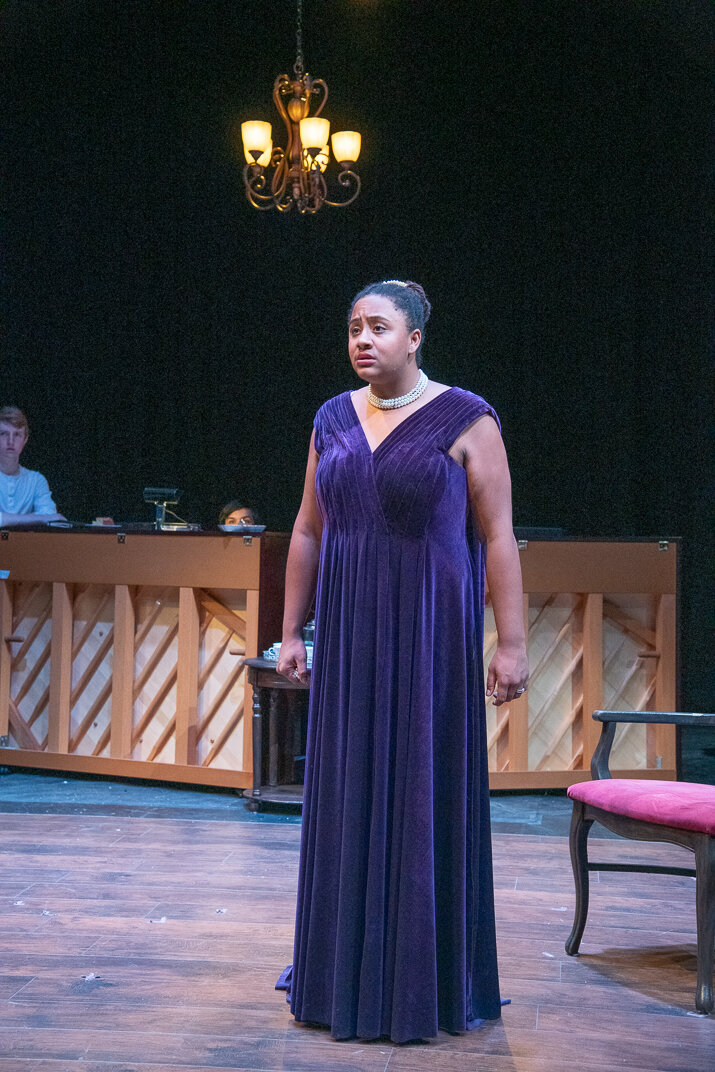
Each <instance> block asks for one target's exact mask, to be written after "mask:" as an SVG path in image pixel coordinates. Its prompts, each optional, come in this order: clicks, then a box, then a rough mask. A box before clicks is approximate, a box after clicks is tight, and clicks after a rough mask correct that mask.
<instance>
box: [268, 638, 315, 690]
mask: <svg viewBox="0 0 715 1072" xmlns="http://www.w3.org/2000/svg"><path fill="white" fill-rule="evenodd" d="M276 670H277V671H278V673H279V674H282V675H283V677H287V678H288V680H289V681H300V682H301V684H303V685H308V684H309V683H310V671H309V670H308V657H307V655H306V651H305V644H304V643H303V640H302V638H301V637H294V638H293V639H292V640H283V641H281V651H280V655H279V656H278V665H277V666H276Z"/></svg>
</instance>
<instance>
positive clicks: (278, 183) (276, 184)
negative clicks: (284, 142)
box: [271, 149, 289, 204]
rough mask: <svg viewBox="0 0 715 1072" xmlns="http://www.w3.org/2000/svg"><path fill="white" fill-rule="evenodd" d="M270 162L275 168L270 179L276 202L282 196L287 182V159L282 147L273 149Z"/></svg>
mask: <svg viewBox="0 0 715 1072" xmlns="http://www.w3.org/2000/svg"><path fill="white" fill-rule="evenodd" d="M271 163H272V164H273V166H274V168H275V171H274V172H273V179H272V180H271V193H272V194H273V198H274V199H275V201H276V204H277V203H278V201H280V199H281V198H282V197H283V194H284V193H285V189H286V184H287V182H288V171H289V168H288V160H287V159H286V155H285V153H284V152H283V150H282V149H274V150H273V158H272V160H271Z"/></svg>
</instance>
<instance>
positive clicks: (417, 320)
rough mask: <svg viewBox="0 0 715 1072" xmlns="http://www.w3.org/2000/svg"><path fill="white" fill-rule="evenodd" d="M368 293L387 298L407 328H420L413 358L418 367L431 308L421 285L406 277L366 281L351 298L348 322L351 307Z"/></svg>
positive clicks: (350, 317)
mask: <svg viewBox="0 0 715 1072" xmlns="http://www.w3.org/2000/svg"><path fill="white" fill-rule="evenodd" d="M368 294H381V295H383V296H384V297H385V298H389V299H390V301H391V302H392V304H393V305H394V306H395V308H396V309H399V310H400V312H401V313H402V314H403V316H404V318H405V322H406V324H407V330H408V331H414V330H415V328H419V329H420V331H421V332H422V340H421V342H420V345H419V346H418V347H417V351H416V353H415V360H416V362H417V367H418V368H419V367H420V365H421V364H422V343H423V342H424V338H425V324H426V323H427V321H428V320H429V315H430V311H431V309H432V306H431V305H430V303H429V301H428V300H427V295H426V294H425V292H424V290H423V289H422V287H421V286H420V285H419V283H413V282H412V280H411V279H406V280H405V281H404V282H403V281H402V280H400V279H383V281H382V282H381V283H368V285H367V286H366V287H363V289H362V290H361V291H360V292H359V293H358V294H356V295H355V297H354V298H353V300H352V303H351V305H350V312H349V313H348V323H350V320H351V319H352V315H353V309H354V308H355V306H356V305H357V303H358V302H359V301H360V299H361V298H364V297H366V295H368Z"/></svg>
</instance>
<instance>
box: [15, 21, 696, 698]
mask: <svg viewBox="0 0 715 1072" xmlns="http://www.w3.org/2000/svg"><path fill="white" fill-rule="evenodd" d="M0 20H1V21H0V36H1V39H2V55H1V56H0V61H1V62H2V67H3V72H4V73H3V97H2V100H0V110H1V112H2V115H3V117H4V120H3V121H4V125H5V130H6V136H5V145H4V148H3V156H4V157H5V160H6V179H5V187H4V195H3V207H4V213H5V239H6V258H5V268H4V272H3V279H2V288H3V305H4V309H5V327H4V348H3V349H4V356H3V372H2V390H1V391H0V395H1V396H2V397H1V399H0V401H2V402H3V403H14V404H17V405H20V406H21V407H22V408H23V409H25V410H26V411H27V413H28V416H29V419H30V423H31V429H32V436H31V441H30V444H29V446H28V448H27V451H26V454H25V456H24V461H25V463H26V464H27V465H29V466H30V467H32V468H38V469H40V470H41V471H42V472H44V473H45V474H46V475H47V476H48V478H49V480H50V485H51V487H52V489H53V491H54V492H55V495H56V499H57V502H58V505H59V508H60V509H61V510H62V511H63V512H64V513H65V514H66V515H67V516H69V517H70V518H73V519H76V520H88V519H90V518H92V517H94V516H95V515H96V514H98V513H101V514H112V515H113V516H115V517H117V518H120V519H148V518H149V517H150V512H149V511H150V508H149V507H146V506H144V504H143V503H142V501H141V489H142V487H143V486H144V485H145V484H164V483H167V484H178V485H180V486H181V487H183V488H184V489H185V494H184V497H183V499H182V502H181V507H180V509H181V512H182V514H183V515H184V516H188V517H189V518H190V519H192V520H199V521H202V522H205V523H210V522H212V521H214V520H215V519H216V516H217V511H218V508H219V506H220V505H221V503H222V502H223V501H224V500H225V499H227V498H230V497H233V496H235V495H238V496H239V497H241V498H245V499H247V500H248V501H250V502H251V503H253V504H254V505H255V506H256V508H257V510H258V511H259V513H260V514H261V515H262V517H263V519H264V520H265V521H267V522H268V524H269V526H270V527H272V528H288V527H289V526H290V524H291V523H292V519H293V517H294V516H295V512H296V509H297V505H298V502H299V496H300V489H301V482H302V470H303V465H304V458H305V453H306V447H307V443H308V438H309V434H310V428H311V421H312V415H313V413H314V411H315V409H316V408H317V406H318V405H319V404H320V403H321V402H322V401H323V400H324V399H325V398H326V397H328V396H330V395H332V394H334V393H336V392H338V391H340V390H344V389H346V388H348V387H350V386H353V385H354V384H355V381H354V379H353V377H352V374H351V372H350V369H349V366H348V363H347V358H346V346H345V326H344V318H345V313H346V309H347V306H348V304H349V301H350V298H351V296H352V295H353V293H354V292H355V291H356V290H357V289H358V288H359V287H361V286H362V285H363V284H364V283H366V282H368V281H370V280H372V279H375V278H386V277H388V278H389V277H395V276H396V277H401V278H416V279H418V280H420V281H421V282H422V283H423V285H424V286H425V288H426V290H427V293H428V295H429V297H430V298H431V300H432V302H433V305H434V313H433V318H432V321H431V322H430V325H429V331H428V335H427V342H426V345H425V367H426V369H427V371H428V373H430V374H431V375H433V376H434V377H435V378H438V379H441V380H443V381H446V382H448V383H452V382H454V383H458V384H459V385H460V386H463V387H467V388H470V389H472V390H475V391H477V392H478V393H480V394H483V395H485V396H486V397H487V398H488V399H489V400H490V401H491V402H492V403H493V404H494V405H495V406H496V408H497V410H498V411H499V413H500V415H501V417H502V421H503V426H504V436H505V440H506V443H507V448H508V451H509V455H510V460H511V465H512V471H513V480H514V493H515V521H516V523H517V524H522V525H525V524H530V525H560V526H563V527H565V528H566V529H567V531H568V532H569V533H570V534H574V535H579V534H580V535H591V536H672V535H681V536H682V537H683V539H684V576H683V581H684V595H685V598H684V601H683V608H682V610H683V615H682V626H683V631H682V635H683V651H682V665H683V690H682V705H683V707H685V708H686V709H687V708H690V709H698V708H699V709H701V710H702V709H707V706H708V703H709V699H708V695H707V692H706V686H705V675H706V671H707V669H708V662H707V653H708V645H707V639H706V629H705V626H704V624H703V622H704V618H705V614H706V611H707V609H708V606H709V604H708V602H707V600H706V597H705V594H704V586H705V577H706V570H705V563H706V561H707V550H708V526H707V521H706V518H705V510H704V496H705V488H706V463H705V457H706V449H707V448H706V443H707V439H706V429H707V417H706V413H707V405H706V401H707V391H706V383H707V379H706V371H707V332H708V316H707V308H708V304H707V284H708V278H707V263H708V257H707V254H708V240H707V236H708V222H707V221H708V218H707V208H708V199H707V195H708V185H707V178H706V175H707V156H706V150H705V144H706V132H707V126H708V115H709V109H710V101H709V99H708V60H707V57H708V50H709V45H710V42H711V40H712V20H711V14H710V5H709V3H708V2H707V0H702V2H695V0H690V2H688V0H670V2H667V0H650V2H649V3H643V2H642V0H612V2H593V0H561V2H549V0H542V2H540V3H538V4H535V3H533V2H532V0H469V2H464V0H452V2H450V3H443V2H439V0H433V2H421V0H409V2H408V0H333V2H332V3H326V2H322V3H321V2H319V0H305V19H304V21H305V46H306V47H305V53H306V66H307V68H308V70H309V71H310V72H311V73H312V74H313V75H316V76H321V77H323V78H325V79H326V81H327V82H328V84H329V86H330V91H331V92H330V99H329V101H328V104H327V106H326V110H325V114H326V115H327V116H328V118H330V119H331V120H332V123H333V127H332V129H334V130H335V129H340V128H341V127H346V126H347V127H355V128H356V129H358V130H360V131H361V132H362V134H363V147H364V148H363V153H362V156H361V159H360V161H359V167H358V170H359V171H360V173H361V175H362V179H363V193H362V195H361V196H360V198H359V199H358V201H357V202H356V203H355V204H354V205H353V206H351V207H350V208H348V209H345V210H342V211H339V210H332V209H328V208H325V209H323V210H322V212H321V213H319V214H318V215H317V216H316V217H314V218H300V217H298V216H296V215H294V214H290V215H287V216H283V215H278V214H277V213H265V214H263V213H258V212H256V211H255V210H254V209H252V208H250V207H249V205H248V203H247V202H246V201H245V199H244V197H243V193H242V185H241V168H242V161H240V160H238V159H237V156H236V153H235V150H234V147H233V138H234V132H235V125H236V123H237V122H240V120H242V119H245V118H249V117H255V118H264V119H269V120H270V121H271V122H272V123H273V129H274V137H275V139H276V141H277V142H279V143H280V141H281V140H282V133H281V124H280V119H279V117H278V115H277V113H275V111H274V110H273V106H272V103H271V101H270V91H271V86H272V82H273V79H274V77H275V75H276V74H278V73H279V71H284V70H285V71H290V70H291V67H292V63H293V59H294V54H295V51H294V42H295V37H294V20H295V9H294V6H293V4H292V2H291V0H271V2H270V3H267V2H265V0H261V2H256V0H243V2H241V0H117V2H116V3H111V4H110V3H107V2H106V0H6V2H5V4H4V5H3V8H2V13H1V14H0ZM331 168H334V165H331ZM710 548H711V549H712V544H710Z"/></svg>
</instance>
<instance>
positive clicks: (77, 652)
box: [0, 530, 678, 789]
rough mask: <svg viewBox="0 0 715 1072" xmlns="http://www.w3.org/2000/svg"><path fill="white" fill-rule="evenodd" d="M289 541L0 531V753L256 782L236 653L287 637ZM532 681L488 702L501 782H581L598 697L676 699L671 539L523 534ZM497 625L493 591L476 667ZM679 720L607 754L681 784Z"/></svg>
mask: <svg viewBox="0 0 715 1072" xmlns="http://www.w3.org/2000/svg"><path fill="white" fill-rule="evenodd" d="M287 547H288V536H287V535H285V534H277V533H263V534H262V535H260V536H253V537H251V538H250V539H248V538H247V537H243V536H240V535H223V534H218V533H189V532H181V533H135V532H131V531H127V532H121V531H120V532H101V531H99V532H86V531H67V532H65V531H53V532H46V531H45V532H28V531H24V532H23V531H20V530H4V531H2V532H0V570H6V571H9V577H8V579H7V580H0V763H4V764H10V765H15V766H25V767H46V768H49V769H54V770H76V771H87V772H96V773H100V774H101V773H104V774H109V775H121V776H125V777H137V778H157V779H162V780H167V781H177V782H194V783H196V784H205V785H220V786H231V787H234V788H237V789H239V788H247V787H251V786H252V784H253V777H252V741H251V721H252V696H251V695H250V692H251V689H250V687H244V682H245V665H244V664H245V660H246V659H249V658H255V657H256V656H257V655H259V654H260V653H261V652H262V650H263V649H264V648H267V647H268V646H269V645H270V644H271V643H272V642H273V641H275V640H277V639H279V637H280V627H281V616H282V602H283V578H284V572H285V559H286V554H287ZM519 547H520V556H521V564H522V570H523V575H524V589H525V596H524V619H525V623H526V626H527V629H528V637H529V663H530V668H531V680H530V687H529V690H528V692H526V693H525V694H524V696H523V697H521V698H520V699H518V700H515V701H514V702H513V703H511V704H509V705H504V706H502V707H499V708H495V707H493V705H491V704H488V706H487V743H488V751H489V769H490V782H491V785H492V788H494V789H536V788H563V787H565V786H568V785H570V784H572V783H573V782H576V781H581V780H584V779H587V778H588V777H589V762H590V758H591V754H592V752H593V749H594V747H595V744H596V739H597V736H598V727H597V726H596V725H595V724H594V723H593V721H592V719H591V712H592V711H593V710H594V709H596V708H617V709H620V710H625V709H633V710H647V709H648V708H651V709H655V710H662V711H669V710H675V709H676V706H677V688H676V685H677V675H676V665H677V663H676V634H677V628H676V626H677V622H676V613H677V586H678V542H677V540H657V539H656V540H643V541H613V540H549V541H545V540H532V541H528V542H527V541H521V542H520V544H519ZM495 644H496V631H495V629H494V619H493V614H492V610H491V605H490V603H489V598H488V596H487V607H486V613H485V652H484V662H485V666H486V665H488V662H489V660H490V658H491V656H492V655H493V653H494V648H495ZM675 766H676V764H675V731H674V728H673V727H662V726H657V727H655V726H650V727H646V726H638V725H634V726H628V727H626V728H624V730H623V731H622V732H621V735H620V736H619V737H618V738H617V740H616V744H615V746H614V749H613V753H612V767H613V768H614V769H616V770H618V772H619V774H622V775H624V776H628V775H630V776H632V777H640V778H648V777H657V778H673V777H675Z"/></svg>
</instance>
